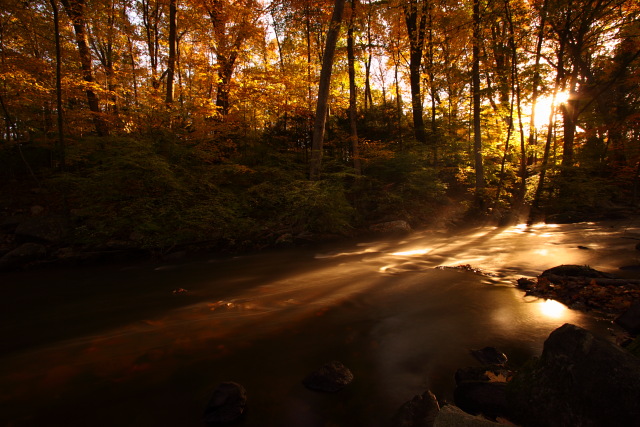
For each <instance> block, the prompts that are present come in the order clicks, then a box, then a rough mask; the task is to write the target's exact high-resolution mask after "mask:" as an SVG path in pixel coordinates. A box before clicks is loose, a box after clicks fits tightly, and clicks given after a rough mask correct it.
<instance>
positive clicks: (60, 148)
mask: <svg viewBox="0 0 640 427" xmlns="http://www.w3.org/2000/svg"><path fill="white" fill-rule="evenodd" d="M49 3H51V9H53V28H54V32H55V40H56V107H57V109H58V143H57V144H56V145H57V147H56V148H57V149H56V152H57V154H58V161H59V162H60V168H61V169H62V170H65V157H66V156H65V141H64V117H63V115H62V49H61V47H60V16H59V14H58V3H57V2H56V0H49Z"/></svg>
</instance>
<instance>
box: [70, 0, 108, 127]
mask: <svg viewBox="0 0 640 427" xmlns="http://www.w3.org/2000/svg"><path fill="white" fill-rule="evenodd" d="M61 1H62V4H63V6H64V8H65V10H66V12H67V15H69V18H71V21H72V23H73V29H74V31H75V34H76V45H77V46H78V53H79V54H80V65H81V67H82V77H83V79H84V81H85V82H87V83H88V85H87V89H86V90H85V94H86V96H87V103H88V104H89V110H90V111H91V115H92V118H93V124H94V127H95V129H96V133H97V134H98V135H99V136H105V135H108V134H109V128H108V127H107V124H106V123H105V122H104V120H103V119H102V117H101V112H100V103H99V101H98V96H97V95H96V94H95V92H94V91H93V90H92V89H91V83H93V82H94V80H93V73H92V71H91V69H92V67H91V51H90V50H89V43H88V41H87V31H86V25H85V14H84V0H61Z"/></svg>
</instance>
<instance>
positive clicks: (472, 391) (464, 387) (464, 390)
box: [453, 381, 511, 418]
mask: <svg viewBox="0 0 640 427" xmlns="http://www.w3.org/2000/svg"><path fill="white" fill-rule="evenodd" d="M506 387H507V383H504V382H485V381H468V382H462V383H460V384H458V386H457V387H456V389H455V390H454V392H453V399H454V401H455V403H456V406H458V407H459V408H460V409H462V410H463V411H465V412H468V413H470V414H474V415H477V414H483V415H486V416H487V417H490V418H496V417H506V418H510V415H511V414H510V410H509V405H508V403H507V394H506Z"/></svg>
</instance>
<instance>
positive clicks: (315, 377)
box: [302, 361, 353, 392]
mask: <svg viewBox="0 0 640 427" xmlns="http://www.w3.org/2000/svg"><path fill="white" fill-rule="evenodd" d="M351 381H353V374H352V373H351V371H350V370H349V369H348V368H347V367H346V366H344V365H343V364H342V363H340V362H338V361H332V362H329V363H327V364H325V365H323V366H322V367H320V368H319V369H318V370H316V371H314V372H312V373H311V374H309V375H308V376H307V377H306V378H305V379H304V380H303V381H302V383H303V384H304V385H305V386H306V387H307V388H310V389H312V390H317V391H327V392H336V391H338V390H341V389H343V388H344V387H345V386H347V385H348V384H349V383H351Z"/></svg>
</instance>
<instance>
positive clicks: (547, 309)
mask: <svg viewBox="0 0 640 427" xmlns="http://www.w3.org/2000/svg"><path fill="white" fill-rule="evenodd" d="M539 307H540V313H541V314H542V315H543V316H546V317H550V318H552V319H563V318H566V317H568V312H569V308H568V307H567V306H566V305H564V304H562V303H559V302H558V301H555V300H552V299H548V300H545V301H544V302H540V303H539Z"/></svg>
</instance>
